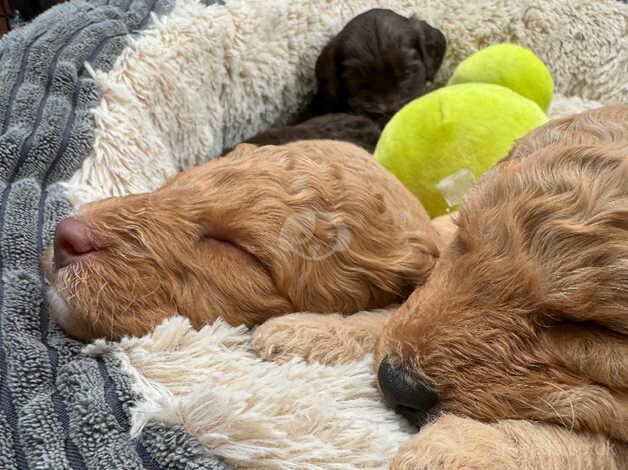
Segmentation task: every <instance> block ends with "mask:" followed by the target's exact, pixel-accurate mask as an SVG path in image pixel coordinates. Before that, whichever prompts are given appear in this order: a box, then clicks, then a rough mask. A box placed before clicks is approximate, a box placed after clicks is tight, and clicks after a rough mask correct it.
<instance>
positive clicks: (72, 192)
mask: <svg viewBox="0 0 628 470" xmlns="http://www.w3.org/2000/svg"><path fill="white" fill-rule="evenodd" d="M375 6H380V7H390V8H393V9H395V10H397V11H398V12H400V13H411V12H414V13H417V14H418V15H420V16H421V17H423V18H425V19H427V20H428V21H429V22H430V23H432V24H434V25H435V26H437V27H439V28H440V29H441V30H442V31H444V32H445V34H446V35H447V37H448V40H449V48H448V53H447V56H446V59H445V63H444V65H443V67H442V69H441V72H440V74H439V77H438V80H437V82H440V83H442V82H443V81H444V80H446V78H447V77H448V76H449V74H450V73H451V71H452V70H453V68H454V67H455V65H456V64H457V63H458V62H459V61H460V60H462V59H463V58H465V57H466V56H468V55H469V54H470V53H472V52H474V51H475V50H477V49H479V48H481V47H483V46H486V45H488V44H491V43H495V42H502V41H511V42H515V43H519V44H522V45H525V46H528V47H530V48H532V49H533V50H534V51H535V52H536V53H537V54H538V55H539V56H540V57H541V58H542V59H543V60H544V61H545V62H546V63H547V64H548V66H549V68H550V69H551V71H552V73H553V75H554V79H555V82H556V91H557V97H556V99H555V102H554V103H553V107H552V111H551V114H552V115H553V116H557V115H561V114H565V113H567V112H571V111H580V110H584V109H587V108H591V107H595V106H597V105H599V104H600V103H604V104H611V103H617V102H626V98H627V97H628V83H627V81H626V77H627V76H628V57H627V53H628V52H627V51H628V39H627V38H628V31H627V29H628V28H627V24H628V7H627V6H626V5H625V4H622V3H620V2H616V1H611V0H609V1H598V2H589V1H588V0H573V1H565V0H543V1H532V0H525V1H517V2H514V1H513V2H502V1H499V0H481V1H478V2H467V1H465V0H447V1H443V2H432V1H429V0H388V1H368V0H342V1H332V0H302V1H300V2H295V1H292V0H250V1H237V0H231V1H226V2H222V1H215V2H212V1H209V2H205V3H199V2H197V1H196V0H110V1H107V0H93V1H89V2H86V1H81V0H73V1H71V2H69V3H65V4H62V5H59V6H57V7H55V8H52V9H51V10H49V11H47V12H46V13H44V14H43V15H41V16H40V17H39V18H37V19H36V20H35V21H34V22H33V23H31V24H29V25H27V26H25V27H22V28H19V29H17V30H15V31H13V32H11V33H10V34H7V35H6V36H4V37H2V38H1V39H0V191H1V196H0V267H1V269H2V280H1V284H0V467H1V468H151V469H153V468H215V469H218V468H224V467H225V466H229V465H232V466H236V467H249V468H299V469H302V468H311V469H314V468H334V469H340V468H383V467H385V466H386V461H387V458H388V457H389V456H390V455H392V454H393V453H394V452H395V449H396V447H397V446H398V445H399V444H400V443H401V442H403V441H404V440H405V439H407V438H408V436H409V435H410V433H411V432H412V430H410V429H407V428H405V427H404V424H403V421H402V420H401V419H400V418H397V416H396V415H394V413H392V412H391V411H390V410H387V409H386V408H385V407H384V406H383V405H382V404H381V401H380V400H379V398H378V395H377V392H376V390H375V388H374V385H373V377H372V373H371V372H370V369H369V358H366V359H365V360H364V361H362V362H358V363H355V364H351V365H346V366H337V367H325V366H318V365H305V364H301V363H293V364H289V365H277V364H269V363H262V362H260V361H259V360H258V359H257V358H256V357H255V356H254V354H253V353H252V351H251V350H250V346H249V343H248V341H249V335H248V332H246V331H245V330H243V329H241V328H232V327H229V326H228V325H226V324H224V323H223V322H220V321H219V322H216V323H215V324H214V325H211V326H207V327H206V328H204V329H203V330H201V331H198V332H197V331H194V330H192V329H191V328H190V326H189V324H188V323H187V321H186V320H184V319H181V318H173V319H171V320H169V321H167V322H165V323H164V324H163V325H161V326H160V327H159V328H158V329H157V330H156V331H155V332H154V333H153V334H151V335H148V336H146V337H144V338H140V339H128V340H123V341H122V342H120V343H116V344H107V343H104V342H96V343H95V344H94V345H92V346H90V347H89V348H87V350H83V345H81V344H80V343H77V342H75V341H73V340H71V339H68V338H67V337H66V336H65V335H64V334H63V333H62V332H61V331H60V330H59V329H58V327H57V326H56V325H55V324H54V323H53V322H51V321H50V318H49V312H48V309H47V305H46V302H45V281H44V278H43V275H42V274H41V270H40V268H39V254H40V252H41V250H42V248H43V247H45V246H46V245H47V244H48V243H49V241H50V239H51V235H52V232H53V230H54V226H55V224H56V223H57V222H58V221H59V220H61V218H63V217H64V216H66V215H67V214H69V213H71V211H72V210H74V209H75V208H76V207H78V206H79V205H80V204H82V203H85V202H87V201H90V200H95V199H100V198H103V197H107V196H112V195H123V194H129V193H133V192H140V191H147V190H151V189H154V188H156V187H158V186H159V185H161V184H162V183H163V182H164V181H165V180H166V178H168V177H169V176H171V175H173V174H175V173H176V172H177V171H180V170H181V169H182V168H185V167H188V166H191V165H194V164H197V163H200V162H202V161H204V160H206V159H207V158H213V157H216V156H218V155H220V153H221V152H222V149H223V148H227V147H230V146H232V145H234V144H236V143H237V142H239V141H241V140H243V139H244V138H247V137H250V136H252V135H253V134H255V133H256V132H258V131H261V130H263V129H265V128H267V127H268V126H269V125H271V124H272V123H275V122H286V121H288V120H290V118H291V117H293V116H295V115H296V114H297V113H298V112H299V110H300V109H301V108H302V106H303V105H304V103H305V102H306V101H307V99H308V97H309V96H310V95H311V93H312V91H313V87H314V81H313V65H314V61H315V60H316V57H317V54H318V52H319V51H320V49H321V48H322V46H323V45H324V43H325V42H326V40H327V39H328V38H329V37H330V36H331V35H332V34H334V33H335V32H337V31H339V30H340V28H341V27H342V26H343V24H344V23H346V22H347V21H348V20H349V19H350V18H351V17H353V16H355V15H356V14H358V13H360V12H362V11H364V10H366V9H369V8H372V7H375Z"/></svg>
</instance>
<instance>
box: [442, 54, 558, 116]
mask: <svg viewBox="0 0 628 470" xmlns="http://www.w3.org/2000/svg"><path fill="white" fill-rule="evenodd" d="M460 83H493V84H495V85H501V86H505V87H506V88H510V89H511V90H512V91H515V92H517V93H519V94H520V95H521V96H525V97H526V98H528V99H530V100H532V101H534V102H535V103H536V104H538V105H539V106H540V107H541V109H542V110H543V111H545V112H547V110H548V109H549V105H550V103H551V102H552V96H553V94H554V80H553V79H552V74H551V73H550V71H549V70H548V69H547V67H546V66H545V64H544V63H543V62H542V61H541V59H539V58H538V57H537V56H536V55H535V54H534V52H532V51H531V50H530V49H528V48H526V47H522V46H518V45H516V44H507V43H506V44H495V45H493V46H489V47H486V48H484V49H480V50H479V51H478V52H476V53H475V54H472V55H470V56H469V57H467V58H466V59H465V60H463V61H462V62H461V63H460V64H458V67H456V70H454V74H453V75H452V76H451V78H450V79H449V82H448V85H457V84H460Z"/></svg>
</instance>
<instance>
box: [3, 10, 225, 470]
mask: <svg viewBox="0 0 628 470" xmlns="http://www.w3.org/2000/svg"><path fill="white" fill-rule="evenodd" d="M170 7H171V5H170V1H169V0H109V1H106V0H94V1H90V2H86V1H81V0H75V1H73V2H71V3H66V4H63V5H60V6H58V7H56V8H53V9H52V10H50V11H48V12H47V13H45V14H44V15H42V16H41V17H39V18H38V19H37V20H36V21H34V22H33V23H31V24H30V25H28V26H25V27H23V28H20V29H18V30H15V31H13V32H12V33H10V34H8V35H7V36H5V37H3V38H2V39H0V237H1V238H0V267H1V270H2V279H1V283H0V468H2V469H12V468H46V469H48V468H54V469H61V468H77V469H81V468H115V469H121V468H150V469H156V468H215V469H218V468H223V464H222V463H221V462H220V461H219V460H218V459H216V458H215V457H213V456H211V455H209V454H208V452H207V451H206V450H205V449H204V448H203V447H202V446H200V444H199V443H198V441H196V440H195V439H194V438H192V437H191V436H189V435H187V434H186V433H185V432H184V431H183V430H182V429H181V428H177V427H165V426H159V425H156V426H151V427H150V428H149V429H147V430H146V431H145V432H144V433H143V434H142V437H141V438H140V439H138V440H132V439H130V437H129V433H128V431H129V418H128V414H127V412H128V408H129V407H130V406H131V405H132V404H133V402H134V400H135V398H136V397H135V396H134V393H133V392H132V390H131V385H130V382H129V379H128V378H127V376H126V375H124V374H123V373H122V372H121V371H120V368H119V365H118V364H117V362H116V361H114V360H113V359H112V358H108V357H107V356H104V357H101V358H90V357H86V356H84V355H80V354H79V351H80V349H81V348H82V345H81V344H80V343H77V342H75V341H73V340H71V339H68V338H67V337H66V336H65V335H64V334H63V333H62V332H61V331H60V330H59V328H58V327H57V326H56V325H55V324H54V323H52V322H51V321H50V318H49V314H48V309H47V304H46V302H45V301H44V299H45V295H44V294H45V283H44V279H43V276H42V274H41V270H40V267H39V255H40V253H41V251H42V248H43V247H45V246H46V245H47V243H48V242H49V240H50V237H51V234H52V231H53V229H54V226H55V224H56V223H57V222H58V221H59V220H60V219H61V218H63V217H64V216H65V215H66V214H67V213H68V211H69V210H70V204H69V203H68V202H67V200H66V199H65V197H64V195H63V192H62V191H61V190H60V187H59V185H58V182H59V181H61V180H63V179H66V178H68V177H69V176H70V175H71V174H72V173H73V172H75V171H76V170H77V168H78V167H79V166H80V165H81V162H82V161H83V159H84V158H85V156H86V155H87V153H88V152H89V151H90V148H91V147H92V145H93V139H94V132H93V125H92V118H91V116H90V109H91V108H93V107H94V106H96V105H97V104H98V102H99V93H98V91H97V89H96V86H95V83H94V81H93V80H92V79H91V78H90V76H89V74H88V73H86V66H85V65H84V64H85V63H89V64H91V66H92V67H93V68H94V69H99V70H108V69H110V67H111V66H112V64H113V63H114V61H115V59H116V58H117V57H118V55H119V54H120V53H121V51H122V50H123V49H124V48H125V46H126V45H127V43H128V39H129V35H139V34H141V31H142V29H143V28H145V27H146V25H147V24H149V23H150V22H151V14H152V13H153V12H155V13H158V14H160V13H163V12H166V11H167V10H168V9H169V8H170Z"/></svg>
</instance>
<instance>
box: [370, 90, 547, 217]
mask: <svg viewBox="0 0 628 470" xmlns="http://www.w3.org/2000/svg"><path fill="white" fill-rule="evenodd" d="M546 121H547V116H546V115H545V113H544V112H543V110H542V109H541V108H539V106H538V105H537V104H536V103H535V102H533V101H531V100H529V99H527V98H524V97H523V96H521V95H519V94H517V93H515V92H514V91H512V90H510V89H508V88H505V87H502V86H499V85H491V84H485V83H468V84H462V85H454V86H450V87H449V86H448V87H444V88H440V89H438V90H435V91H433V92H431V93H428V94H427V95H424V96H422V97H420V98H418V99H416V100H414V101H412V102H411V103H409V104H407V105H406V106H404V107H403V108H402V109H401V110H400V111H399V112H398V113H397V114H395V116H394V117H393V118H392V119H391V120H390V122H389V123H388V125H387V126H386V127H385V128H384V131H383V132H382V135H381V137H380V140H379V142H378V143H377V147H376V149H375V158H376V159H377V160H378V161H379V162H380V163H381V164H382V165H383V166H384V167H385V168H387V169H388V170H389V171H390V172H392V173H393V174H394V175H395V176H397V178H399V180H400V181H401V182H402V183H403V184H404V185H405V186H406V187H407V188H408V189H409V190H410V191H411V192H412V193H414V194H415V195H416V196H417V197H418V198H419V200H420V201H421V203H422V204H423V206H425V208H426V209H427V211H428V212H429V213H430V215H431V216H432V217H436V216H438V215H442V214H444V213H445V212H447V211H448V210H451V209H454V208H455V206H456V205H457V204H458V203H459V202H460V200H461V199H462V196H463V195H464V193H465V191H466V190H467V189H468V188H469V187H470V186H471V185H472V184H473V183H474V182H475V180H476V179H477V178H479V177H480V176H482V174H483V173H484V172H486V171H487V170H488V169H490V168H491V167H492V166H493V165H495V163H497V161H499V160H500V159H501V158H502V157H504V156H506V154H507V153H508V151H509V150H510V148H511V146H512V144H513V143H514V141H515V140H516V139H518V138H520V137H522V136H523V135H525V134H527V133H528V132H529V131H531V130H532V129H534V128H535V127H538V126H540V125H541V124H543V123H545V122H546Z"/></svg>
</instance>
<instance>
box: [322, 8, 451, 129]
mask: <svg viewBox="0 0 628 470" xmlns="http://www.w3.org/2000/svg"><path fill="white" fill-rule="evenodd" d="M445 48H446V39H445V36H444V35H443V33H441V32H440V31H439V30H438V29H436V28H433V27H432V26H430V25H429V24H428V23H426V22H425V21H421V20H419V19H418V18H416V17H410V18H405V17H403V16H401V15H398V14H397V13H395V12H394V11H392V10H385V9H379V8H378V9H373V10H369V11H367V12H365V13H362V14H361V15H358V16H356V17H355V18H354V19H353V20H351V21H350V22H349V23H348V24H347V25H346V26H345V27H344V29H343V30H342V31H340V33H338V35H337V36H336V37H334V38H333V39H332V40H331V41H330V42H329V43H328V44H327V45H326V46H325V48H324V49H323V51H322V52H321V54H320V56H319V58H318V61H317V62H316V79H317V85H318V91H317V94H316V96H315V98H314V109H315V112H316V113H318V114H325V113H352V114H360V115H363V116H368V117H370V118H371V119H373V120H374V121H375V122H377V123H378V124H379V125H380V126H382V127H383V126H384V125H385V124H386V123H387V122H388V121H389V120H390V118H391V117H392V116H393V115H394V114H395V113H396V112H397V111H398V110H399V109H400V108H401V107H402V106H403V105H405V104H406V103H408V102H409V101H411V100H412V99H414V98H416V97H418V96H421V95H422V94H424V93H425V92H426V82H428V81H431V80H433V79H434V76H435V75H436V72H437V71H438V68H439V67H440V64H441V62H442V60H443V57H444V55H445Z"/></svg>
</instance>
